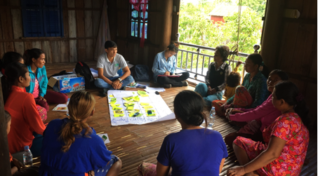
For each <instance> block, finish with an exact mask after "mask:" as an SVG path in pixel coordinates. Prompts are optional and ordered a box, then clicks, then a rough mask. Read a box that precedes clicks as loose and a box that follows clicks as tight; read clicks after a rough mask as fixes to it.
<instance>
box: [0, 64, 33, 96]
mask: <svg viewBox="0 0 318 176" xmlns="http://www.w3.org/2000/svg"><path fill="white" fill-rule="evenodd" d="M27 72H28V68H27V67H26V66H25V65H23V64H21V63H18V62H13V63H11V64H9V65H7V67H6V69H5V74H4V76H2V78H1V81H2V91H3V101H4V102H6V101H7V99H8V97H9V95H10V93H11V87H12V86H13V85H15V84H16V82H17V81H18V79H19V77H20V76H22V77H23V78H25V74H26V73H27Z"/></svg>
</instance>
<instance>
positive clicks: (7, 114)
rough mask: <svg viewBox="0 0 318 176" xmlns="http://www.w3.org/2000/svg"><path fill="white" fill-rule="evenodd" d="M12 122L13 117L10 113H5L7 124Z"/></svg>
mask: <svg viewBox="0 0 318 176" xmlns="http://www.w3.org/2000/svg"><path fill="white" fill-rule="evenodd" d="M10 120H11V115H10V113H9V112H8V111H4V121H5V123H6V124H8V122H9V121H10Z"/></svg>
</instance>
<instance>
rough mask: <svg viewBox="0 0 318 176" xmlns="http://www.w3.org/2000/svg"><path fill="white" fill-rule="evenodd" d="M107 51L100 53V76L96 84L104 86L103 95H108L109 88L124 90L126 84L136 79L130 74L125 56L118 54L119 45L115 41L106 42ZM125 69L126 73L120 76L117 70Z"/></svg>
mask: <svg viewBox="0 0 318 176" xmlns="http://www.w3.org/2000/svg"><path fill="white" fill-rule="evenodd" d="M105 52H106V53H104V54H102V55H100V56H99V57H98V60H97V66H96V67H97V70H98V78H97V79H96V80H95V85H96V87H98V88H102V89H103V91H102V93H101V94H102V96H105V95H106V92H107V90H119V89H122V90H124V89H125V87H126V85H128V84H130V83H131V82H133V81H134V79H133V77H132V76H130V69H129V68H128V66H127V63H126V61H125V59H124V57H123V56H122V55H120V54H117V45H116V43H115V42H113V41H109V40H108V41H106V42H105ZM119 68H122V69H123V72H124V74H123V75H122V76H119V75H118V73H117V71H118V70H119Z"/></svg>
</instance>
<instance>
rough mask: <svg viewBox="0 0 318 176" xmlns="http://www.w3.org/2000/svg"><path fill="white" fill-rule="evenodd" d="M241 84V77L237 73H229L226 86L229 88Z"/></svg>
mask: <svg viewBox="0 0 318 176" xmlns="http://www.w3.org/2000/svg"><path fill="white" fill-rule="evenodd" d="M240 82H241V75H240V74H239V73H237V72H231V73H230V74H229V75H228V76H227V78H226V84H227V85H228V86H229V87H236V86H238V85H239V84H240Z"/></svg>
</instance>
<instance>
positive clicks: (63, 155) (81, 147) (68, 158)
mask: <svg viewBox="0 0 318 176" xmlns="http://www.w3.org/2000/svg"><path fill="white" fill-rule="evenodd" d="M68 110H69V116H70V117H69V118H65V119H55V120H52V121H51V122H50V123H49V125H48V126H47V129H46V131H45V133H44V139H43V148H42V155H41V167H40V175H45V176H47V175H50V176H61V175H63V176H84V175H85V176H86V175H88V174H90V175H93V173H95V174H98V175H101V174H103V175H106V174H107V175H112V176H116V175H118V174H119V172H120V170H121V166H122V163H121V160H120V159H119V158H118V157H116V156H115V155H111V153H112V152H111V151H109V150H107V148H106V146H105V144H104V141H103V139H102V138H101V137H99V136H98V135H97V134H96V131H95V130H94V129H93V128H92V127H90V126H88V124H87V120H89V119H91V118H92V116H93V115H94V112H95V99H94V97H93V95H92V94H91V93H89V92H86V91H79V92H75V93H74V94H73V95H72V97H71V99H70V102H69V104H68Z"/></svg>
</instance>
